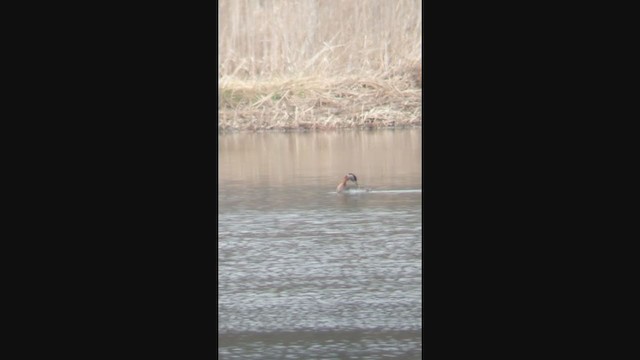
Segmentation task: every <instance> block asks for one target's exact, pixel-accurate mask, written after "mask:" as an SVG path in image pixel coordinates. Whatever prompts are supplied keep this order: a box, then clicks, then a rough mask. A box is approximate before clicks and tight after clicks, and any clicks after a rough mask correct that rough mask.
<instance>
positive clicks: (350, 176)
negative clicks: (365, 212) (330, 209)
mask: <svg viewBox="0 0 640 360" xmlns="http://www.w3.org/2000/svg"><path fill="white" fill-rule="evenodd" d="M349 180H351V181H353V182H355V183H356V186H358V178H357V177H356V175H355V174H352V173H348V174H347V175H345V176H344V178H342V182H341V183H339V184H338V186H337V187H336V192H337V193H341V192H343V191H345V190H346V189H347V181H349Z"/></svg>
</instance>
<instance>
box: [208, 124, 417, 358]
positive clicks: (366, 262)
mask: <svg viewBox="0 0 640 360" xmlns="http://www.w3.org/2000/svg"><path fill="white" fill-rule="evenodd" d="M219 144H220V145H219V146H220V148H219V177H220V179H219V189H218V190H219V224H218V233H219V243H218V249H219V259H218V264H219V265H218V293H219V295H218V296H219V299H218V308H219V315H218V333H219V339H218V340H219V355H220V358H221V359H254V358H255V359H280V358H282V359H289V358H290V359H306V358H318V359H319V358H322V359H325V358H326V359H329V358H334V359H335V358H344V359H349V358H353V359H368V358H371V359H377V358H381V357H386V358H403V359H419V358H420V357H421V353H422V351H421V350H422V340H421V332H422V322H421V317H422V300H421V296H422V292H421V275H422V262H421V258H422V243H421V236H422V221H421V205H422V192H421V190H422V168H421V165H422V162H421V132H420V130H419V129H418V130H415V129H413V130H376V131H344V132H326V133H325V132H314V133H235V134H224V135H220V136H219ZM349 172H352V173H355V174H356V175H357V176H358V185H359V187H360V189H359V190H360V191H357V190H356V191H353V192H350V193H347V194H336V193H335V187H336V185H337V184H338V182H340V181H341V179H342V176H344V175H345V174H346V173H349ZM364 189H370V191H364Z"/></svg>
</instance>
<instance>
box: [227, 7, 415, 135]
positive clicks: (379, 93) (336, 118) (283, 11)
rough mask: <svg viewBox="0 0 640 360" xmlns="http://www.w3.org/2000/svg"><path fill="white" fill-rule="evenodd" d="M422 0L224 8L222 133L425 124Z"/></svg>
mask: <svg viewBox="0 0 640 360" xmlns="http://www.w3.org/2000/svg"><path fill="white" fill-rule="evenodd" d="M421 13H422V9H421V1H420V0H396V1H389V0H290V1H285V0H280V1H278V0H221V1H219V29H218V30H219V32H218V34H219V35H218V36H219V37H218V52H219V58H218V71H219V83H218V87H219V94H220V95H219V99H218V107H219V129H220V130H230V129H254V130H255V129H326V128H345V127H389V126H416V125H421V122H422V106H421V96H422V90H421V85H422V74H421V65H420V61H421V45H422V19H421Z"/></svg>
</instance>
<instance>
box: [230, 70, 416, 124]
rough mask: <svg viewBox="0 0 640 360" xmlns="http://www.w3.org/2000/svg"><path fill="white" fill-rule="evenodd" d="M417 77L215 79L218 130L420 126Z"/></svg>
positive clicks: (407, 75)
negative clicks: (250, 80) (216, 83)
mask: <svg viewBox="0 0 640 360" xmlns="http://www.w3.org/2000/svg"><path fill="white" fill-rule="evenodd" d="M421 80H422V79H421V73H420V72H409V73H405V74H402V75H400V76H385V77H352V78H338V79H323V78H297V79H285V80H281V79H280V80H274V79H271V80H267V81H261V82H258V81H253V82H249V81H242V80H237V79H221V80H220V82H219V84H218V132H234V131H330V130H342V129H362V130H371V129H401V128H415V127H421V126H422V86H421V85H422V81H421Z"/></svg>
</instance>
